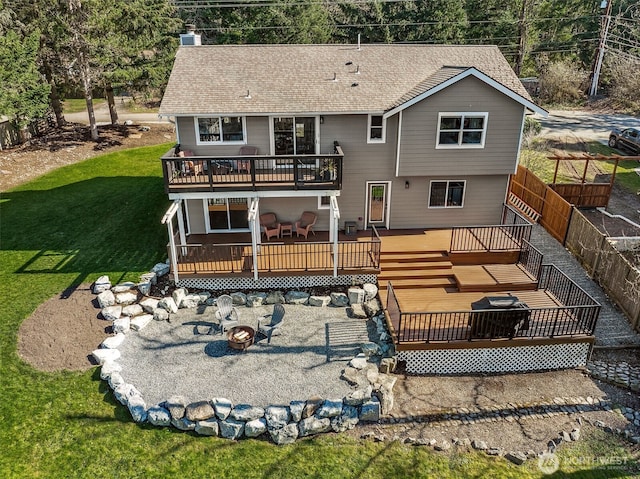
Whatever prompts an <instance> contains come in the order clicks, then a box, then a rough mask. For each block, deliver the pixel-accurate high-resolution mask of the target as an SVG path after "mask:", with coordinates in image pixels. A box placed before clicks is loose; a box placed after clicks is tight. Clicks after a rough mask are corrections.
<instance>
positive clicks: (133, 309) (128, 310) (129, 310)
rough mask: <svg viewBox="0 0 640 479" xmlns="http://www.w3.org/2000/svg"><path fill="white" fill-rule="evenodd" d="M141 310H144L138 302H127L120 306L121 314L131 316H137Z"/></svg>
mask: <svg viewBox="0 0 640 479" xmlns="http://www.w3.org/2000/svg"><path fill="white" fill-rule="evenodd" d="M119 307H121V306H119ZM143 312H144V310H143V309H142V306H140V305H139V304H129V305H127V306H125V307H124V308H122V316H129V317H133V316H138V315H140V314H142V313H143Z"/></svg>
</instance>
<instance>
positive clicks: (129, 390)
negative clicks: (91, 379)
mask: <svg viewBox="0 0 640 479" xmlns="http://www.w3.org/2000/svg"><path fill="white" fill-rule="evenodd" d="M113 395H114V397H115V398H116V401H118V402H119V403H120V404H122V405H126V404H127V403H128V402H129V398H131V397H133V396H140V397H142V394H140V391H138V390H137V389H136V388H135V386H134V385H133V384H128V383H124V384H120V385H119V386H118V387H116V388H115V389H114V390H113Z"/></svg>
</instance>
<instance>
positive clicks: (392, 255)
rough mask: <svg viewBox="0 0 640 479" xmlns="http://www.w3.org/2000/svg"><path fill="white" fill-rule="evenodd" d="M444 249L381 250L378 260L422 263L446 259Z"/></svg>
mask: <svg viewBox="0 0 640 479" xmlns="http://www.w3.org/2000/svg"><path fill="white" fill-rule="evenodd" d="M447 258H448V254H447V252H446V251H389V252H385V251H381V252H380V261H383V262H386V261H390V262H396V263H423V262H430V261H443V260H447Z"/></svg>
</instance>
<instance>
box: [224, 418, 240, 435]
mask: <svg viewBox="0 0 640 479" xmlns="http://www.w3.org/2000/svg"><path fill="white" fill-rule="evenodd" d="M219 426H220V437H224V438H225V439H239V438H241V437H242V434H243V432H244V422H242V421H236V420H235V419H232V418H227V419H225V420H224V421H220V423H219Z"/></svg>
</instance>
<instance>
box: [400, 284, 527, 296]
mask: <svg viewBox="0 0 640 479" xmlns="http://www.w3.org/2000/svg"><path fill="white" fill-rule="evenodd" d="M392 283H393V282H392ZM393 284H394V287H395V283H393ZM458 289H459V290H460V292H461V293H478V292H483V293H492V292H496V291H535V290H537V289H538V283H537V282H531V283H499V284H464V285H460V284H458Z"/></svg>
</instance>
